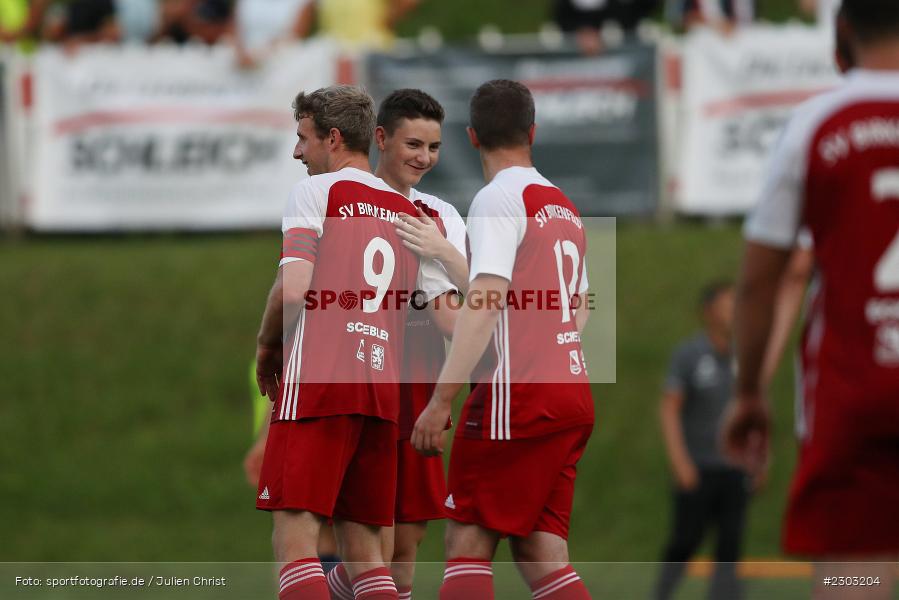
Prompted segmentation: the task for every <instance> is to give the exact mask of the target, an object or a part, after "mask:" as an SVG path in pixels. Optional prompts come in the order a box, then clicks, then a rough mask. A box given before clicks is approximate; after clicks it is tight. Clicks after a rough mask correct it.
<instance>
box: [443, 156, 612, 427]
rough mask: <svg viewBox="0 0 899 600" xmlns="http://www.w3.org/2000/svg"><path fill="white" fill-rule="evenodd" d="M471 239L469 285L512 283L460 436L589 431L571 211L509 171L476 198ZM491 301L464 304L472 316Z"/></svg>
mask: <svg viewBox="0 0 899 600" xmlns="http://www.w3.org/2000/svg"><path fill="white" fill-rule="evenodd" d="M468 239H469V243H470V254H471V268H470V276H471V279H472V280H474V279H475V278H476V277H477V276H478V275H484V274H486V275H498V276H500V277H503V278H505V279H507V280H509V282H510V283H509V292H508V294H507V296H506V298H505V299H503V308H502V310H501V311H500V315H499V319H498V321H497V324H496V328H495V330H494V332H493V337H492V339H491V340H490V343H489V345H488V347H487V350H486V352H485V353H484V356H483V357H482V358H481V361H480V363H479V364H478V366H477V368H476V369H475V371H474V373H473V374H472V377H473V383H474V386H473V389H472V392H471V394H470V395H469V397H468V399H467V400H466V403H465V406H464V408H463V412H462V415H461V417H460V423H459V435H463V436H466V437H473V438H483V439H490V440H509V439H516V438H522V437H533V436H540V435H546V434H549V433H553V432H555V431H560V430H562V429H567V428H570V427H576V426H579V425H584V424H589V423H592V422H593V418H594V417H593V399H592V396H591V393H590V384H589V381H588V378H587V366H586V364H585V361H584V353H583V351H582V349H581V342H580V335H579V334H578V331H577V326H576V324H575V318H574V312H575V308H576V307H577V305H578V302H579V299H580V298H582V297H584V296H583V295H584V293H585V292H586V290H587V271H586V262H585V256H586V250H587V241H586V235H585V232H584V224H583V222H582V220H581V218H580V215H579V214H578V211H577V209H576V208H575V206H574V205H573V204H572V203H571V201H570V200H569V199H568V198H567V197H566V196H565V195H564V194H563V193H562V192H561V190H559V188H557V187H555V186H554V185H552V184H551V183H550V182H549V181H547V180H546V179H545V178H543V177H542V176H541V175H540V174H539V173H538V172H537V170H536V169H534V168H524V167H511V168H508V169H504V170H503V171H500V172H499V173H498V174H497V175H496V177H494V179H493V180H492V181H491V182H490V183H489V184H487V186H485V187H484V188H483V189H482V190H481V191H480V192H479V193H478V195H477V196H476V197H475V199H474V201H473V203H472V205H471V209H470V212H469V216H468ZM493 300H494V299H491V298H477V297H475V296H470V297H469V298H468V302H469V303H471V304H472V305H473V306H477V304H478V303H479V302H482V303H484V305H486V303H488V302H491V301H493Z"/></svg>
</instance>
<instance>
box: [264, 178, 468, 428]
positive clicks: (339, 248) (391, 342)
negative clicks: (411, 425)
mask: <svg viewBox="0 0 899 600" xmlns="http://www.w3.org/2000/svg"><path fill="white" fill-rule="evenodd" d="M400 213H406V214H415V206H414V205H413V204H412V202H411V201H410V200H409V199H407V198H406V197H404V196H403V195H401V194H399V193H397V192H395V191H394V190H392V189H391V188H390V187H389V186H388V185H387V184H386V183H385V182H384V181H382V180H381V179H379V178H377V177H375V176H374V175H372V174H371V173H367V172H365V171H361V170H358V169H354V168H345V169H342V170H341V171H338V172H336V173H328V174H323V175H316V176H313V177H310V178H308V179H305V180H303V181H301V182H300V183H299V184H297V185H296V186H295V187H294V189H293V190H292V192H291V195H290V199H289V201H288V205H287V208H286V210H285V218H284V224H283V227H282V229H283V232H284V247H283V250H282V257H281V266H282V267H284V265H287V264H289V263H291V262H293V261H299V260H305V261H309V262H312V263H314V270H313V275H312V281H311V284H310V286H309V291H308V293H307V294H306V303H305V308H304V310H302V311H301V313H300V317H299V319H298V320H297V322H296V323H285V324H284V327H285V335H284V338H285V340H286V344H285V351H284V368H283V375H282V383H281V391H280V394H279V397H278V399H277V401H276V402H275V405H274V407H273V411H274V412H273V420H275V421H278V420H295V419H301V418H310V417H322V416H331V415H346V414H361V415H366V416H372V417H378V418H382V419H386V420H389V421H392V422H394V423H395V422H397V420H398V417H399V383H400V369H401V365H402V353H403V338H404V334H405V326H406V315H407V312H408V307H409V303H410V301H411V299H412V294H413V293H415V292H416V290H420V293H421V294H423V296H422V297H423V298H424V299H430V298H433V297H434V296H436V295H438V294H441V293H443V292H445V291H447V290H448V289H450V288H451V287H452V286H451V284H450V282H449V280H448V278H447V277H446V275H445V273H444V272H442V271H441V270H440V269H437V268H435V267H434V266H433V265H431V266H430V268H429V267H428V263H427V262H426V263H423V264H422V266H421V269H420V268H419V260H418V257H417V256H416V255H415V254H414V253H412V252H411V251H410V250H408V249H406V248H405V247H404V246H403V244H402V242H401V240H400V238H399V237H398V236H397V235H396V228H395V225H394V224H393V221H394V220H395V218H396V216H397V215H398V214H400ZM290 284H291V281H290V277H285V286H286V285H290Z"/></svg>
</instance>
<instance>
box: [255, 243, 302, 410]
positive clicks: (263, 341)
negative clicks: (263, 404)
mask: <svg viewBox="0 0 899 600" xmlns="http://www.w3.org/2000/svg"><path fill="white" fill-rule="evenodd" d="M312 269H313V265H312V263H310V262H308V261H305V260H297V261H293V262H289V263H286V264H284V266H282V267H281V268H280V269H278V275H277V277H276V278H275V283H274V285H273V286H272V289H271V291H270V292H269V295H268V300H267V301H266V304H265V312H264V313H263V315H262V325H261V326H260V328H259V334H258V335H257V337H256V382H257V384H258V385H259V392H260V393H261V394H263V395H264V396H266V397H267V398H268V399H269V400H274V399H275V398H276V397H277V395H278V383H279V379H280V375H281V368H282V352H283V350H282V345H281V344H282V331H283V328H284V326H285V324H291V323H296V320H297V318H299V314H300V310H302V307H303V302H304V299H305V297H306V292H307V291H309V285H310V283H311V282H312Z"/></svg>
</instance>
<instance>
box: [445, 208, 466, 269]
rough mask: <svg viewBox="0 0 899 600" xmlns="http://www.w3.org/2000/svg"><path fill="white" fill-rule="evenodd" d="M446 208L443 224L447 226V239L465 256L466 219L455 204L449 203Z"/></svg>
mask: <svg viewBox="0 0 899 600" xmlns="http://www.w3.org/2000/svg"><path fill="white" fill-rule="evenodd" d="M445 210H446V214H445V215H442V217H441V218H442V219H443V226H444V227H446V239H447V240H448V241H449V243H450V244H452V245H453V248H455V249H456V250H458V251H459V254H461V255H462V256H465V253H466V250H465V221H463V220H462V216H461V215H460V214H459V211H458V210H456V209H455V208H454V207H453V206H451V205H449V204H447V205H446V207H445Z"/></svg>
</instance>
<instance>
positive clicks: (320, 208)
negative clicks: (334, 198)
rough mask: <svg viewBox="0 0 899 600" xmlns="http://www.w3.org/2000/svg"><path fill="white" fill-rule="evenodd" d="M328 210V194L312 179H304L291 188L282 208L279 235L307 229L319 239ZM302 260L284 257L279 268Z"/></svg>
mask: <svg viewBox="0 0 899 600" xmlns="http://www.w3.org/2000/svg"><path fill="white" fill-rule="evenodd" d="M327 210H328V194H327V192H326V191H325V190H323V189H321V186H319V185H317V182H315V181H314V180H313V179H311V178H310V179H304V180H302V181H300V182H299V183H297V184H296V185H294V186H293V188H292V189H291V190H290V196H288V198H287V206H286V207H285V208H284V218H283V219H282V221H281V233H282V234H285V235H286V234H287V232H288V231H290V230H291V229H308V230H310V231H311V232H314V233H315V236H316V237H321V235H322V229H323V226H324V222H325V213H326V212H327ZM295 260H303V259H302V258H297V257H290V256H285V257H284V258H282V259H281V262H280V263H279V266H283V265H285V264H287V263H289V262H293V261H295Z"/></svg>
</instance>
